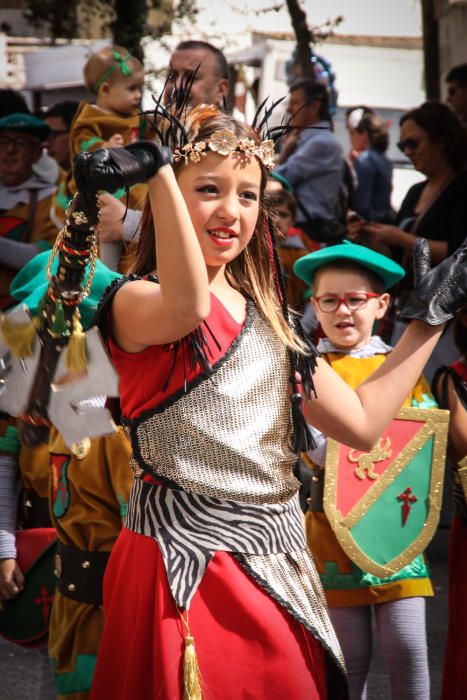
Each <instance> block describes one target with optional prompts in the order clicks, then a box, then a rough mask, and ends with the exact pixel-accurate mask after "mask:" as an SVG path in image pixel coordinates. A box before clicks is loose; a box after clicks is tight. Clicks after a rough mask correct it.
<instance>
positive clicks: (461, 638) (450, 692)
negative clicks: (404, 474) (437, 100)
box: [433, 360, 467, 700]
mask: <svg viewBox="0 0 467 700" xmlns="http://www.w3.org/2000/svg"><path fill="white" fill-rule="evenodd" d="M448 377H450V378H451V379H452V384H453V386H454V389H455V392H456V394H457V395H458V397H459V400H460V402H461V405H462V406H463V407H464V409H465V410H467V365H466V363H465V360H458V361H457V362H453V363H452V364H451V365H450V366H449V367H440V368H439V370H438V371H437V372H436V374H435V376H434V378H433V389H434V390H436V387H440V389H438V391H436V394H437V398H438V400H439V402H440V405H441V406H442V407H443V408H448V397H447V379H448ZM465 461H466V460H465V459H464V460H463V462H461V464H459V465H457V464H456V460H455V458H454V460H453V461H452V464H453V466H452V482H453V503H454V515H453V518H452V522H451V530H450V533H449V557H448V561H449V613H448V615H449V617H448V630H447V638H446V648H445V652H444V669H443V686H442V693H441V697H442V700H460V699H461V698H464V697H465V695H466V693H467V647H466V644H465V629H466V626H467V604H466V599H465V591H466V585H467V560H466V556H465V552H466V549H467V478H466V466H467V465H466V464H464V462H465ZM461 474H463V475H464V480H462V479H461Z"/></svg>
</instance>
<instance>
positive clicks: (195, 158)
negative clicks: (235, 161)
mask: <svg viewBox="0 0 467 700" xmlns="http://www.w3.org/2000/svg"><path fill="white" fill-rule="evenodd" d="M208 150H210V151H213V152H214V153H218V154H219V155H220V156H228V155H230V154H231V153H240V154H242V155H243V156H244V157H249V156H256V158H258V159H259V160H260V161H261V162H262V164H263V165H264V167H265V168H266V170H272V169H273V168H274V165H275V161H274V141H272V140H271V139H269V140H268V141H262V142H261V143H260V144H259V145H258V144H256V143H255V142H254V141H253V139H248V138H238V137H237V136H235V134H234V133H233V132H232V131H230V130H229V129H219V131H216V133H214V134H213V135H212V136H211V137H210V138H209V139H207V140H206V141H194V142H191V143H187V144H185V145H184V146H181V147H179V148H176V149H175V150H174V161H175V162H176V163H178V162H179V161H180V160H184V161H185V163H186V164H188V162H189V161H190V162H191V163H199V162H200V160H201V158H204V157H205V156H206V155H207V153H208Z"/></svg>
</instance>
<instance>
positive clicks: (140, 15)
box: [24, 0, 197, 59]
mask: <svg viewBox="0 0 467 700" xmlns="http://www.w3.org/2000/svg"><path fill="white" fill-rule="evenodd" d="M173 5H174V3H173V2H172V0H131V1H130V0H27V2H26V6H27V9H26V11H25V13H24V15H25V17H26V18H27V19H28V21H29V22H30V23H31V24H32V25H33V26H35V27H39V26H43V25H47V27H48V32H49V35H50V37H51V39H52V40H55V39H58V38H62V39H74V38H78V37H80V38H87V37H89V36H90V27H91V24H92V22H94V23H96V21H97V22H98V23H99V26H100V34H101V36H109V34H110V35H111V36H112V39H113V43H115V44H119V45H120V46H124V47H125V48H127V49H128V50H129V51H130V53H132V54H133V55H135V56H138V58H140V59H141V58H142V56H143V52H142V49H141V39H142V38H143V37H145V36H154V37H160V36H162V35H163V34H164V33H167V32H169V31H170V28H171V24H172V22H174V21H177V20H179V19H182V18H184V19H187V20H188V21H191V22H194V21H195V17H196V13H197V8H196V0H180V2H178V3H177V5H176V7H175V8H174V7H173ZM150 11H155V12H154V13H152V14H153V21H152V22H151V23H150V22H149V20H150V17H151V15H150Z"/></svg>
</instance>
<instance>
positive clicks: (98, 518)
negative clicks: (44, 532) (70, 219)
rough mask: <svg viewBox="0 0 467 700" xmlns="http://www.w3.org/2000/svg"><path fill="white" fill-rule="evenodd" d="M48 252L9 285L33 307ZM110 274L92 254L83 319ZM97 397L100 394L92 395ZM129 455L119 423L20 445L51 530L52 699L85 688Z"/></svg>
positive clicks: (123, 503) (81, 697) (73, 698)
mask: <svg viewBox="0 0 467 700" xmlns="http://www.w3.org/2000/svg"><path fill="white" fill-rule="evenodd" d="M47 257H48V255H47V254H45V255H39V256H37V257H36V258H35V259H34V260H33V261H31V262H30V263H28V264H27V265H26V266H25V267H24V268H23V269H22V270H21V273H20V274H19V275H17V277H16V278H15V280H14V282H13V284H12V294H13V295H14V297H15V299H16V300H18V301H22V302H23V303H25V304H27V306H28V308H29V309H30V311H31V312H32V313H33V314H36V313H37V309H38V306H39V304H40V302H41V299H42V297H43V295H44V292H45V290H46V286H47V284H46V278H45V267H46V263H47ZM115 277H116V275H115V274H113V273H112V272H111V271H110V270H107V269H106V268H105V267H104V266H103V265H102V264H101V263H100V262H99V261H97V264H96V270H95V271H94V277H93V285H92V287H91V295H90V296H87V297H86V298H85V299H84V301H83V302H82V303H81V305H80V313H81V319H82V321H83V323H84V325H85V326H87V325H89V322H90V320H91V318H92V316H93V314H94V312H95V309H96V306H97V301H98V299H99V297H100V295H101V293H102V290H103V289H104V288H105V286H106V285H107V283H108V282H109V281H110V280H112V279H113V278H115ZM103 402H104V397H96V398H95V399H93V400H92V401H91V403H93V404H96V405H101V404H103ZM87 403H88V404H89V403H90V401H88V402H87ZM129 457H130V446H129V442H128V440H127V439H126V437H125V435H124V433H123V430H122V429H121V428H119V429H118V431H117V432H116V433H114V434H112V435H105V436H103V437H99V438H94V439H92V440H89V439H86V440H83V441H82V442H81V443H78V444H76V445H74V446H73V448H72V449H71V448H70V447H69V446H68V445H67V444H66V443H65V441H64V439H63V437H62V436H61V435H60V433H59V432H58V431H57V430H56V429H55V428H52V430H51V434H50V440H49V443H48V444H45V443H44V444H42V445H40V446H38V447H34V448H26V447H22V448H21V451H20V467H21V473H22V479H23V481H24V482H25V484H26V485H27V486H28V487H29V489H30V491H29V492H28V493H29V500H31V495H30V492H31V490H33V491H37V492H38V494H39V495H40V496H41V497H42V499H43V501H45V504H46V505H47V502H48V504H49V509H50V518H51V521H52V525H53V526H54V527H55V529H56V533H57V537H58V545H57V555H56V560H55V575H56V577H57V588H56V591H55V597H54V601H53V606H52V612H51V617H50V625H49V657H50V659H51V663H52V669H53V673H54V680H55V685H56V689H57V694H58V697H59V698H65V697H66V698H67V700H85V698H87V697H88V694H89V691H90V688H91V683H92V677H93V671H94V667H95V663H96V656H97V651H98V648H99V640H100V636H101V632H102V628H103V610H102V579H103V575H104V570H105V566H106V564H107V560H108V557H109V553H110V550H111V548H112V546H113V543H114V542H115V540H116V538H117V536H118V533H119V532H120V529H121V526H122V520H123V518H124V517H125V515H126V509H127V502H128V496H129V492H130V488H131V483H132V480H133V478H132V474H131V470H130V467H129ZM49 509H48V508H47V507H46V511H47V512H48V510H49Z"/></svg>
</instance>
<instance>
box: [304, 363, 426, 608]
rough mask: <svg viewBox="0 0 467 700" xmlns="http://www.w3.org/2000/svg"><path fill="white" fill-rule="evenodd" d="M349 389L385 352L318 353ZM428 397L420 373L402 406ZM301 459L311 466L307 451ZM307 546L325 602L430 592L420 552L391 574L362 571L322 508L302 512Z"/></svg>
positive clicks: (333, 603)
mask: <svg viewBox="0 0 467 700" xmlns="http://www.w3.org/2000/svg"><path fill="white" fill-rule="evenodd" d="M322 356H323V358H324V359H326V360H327V361H328V362H329V364H330V365H331V366H332V368H333V369H334V370H336V372H337V373H338V374H340V376H341V377H342V378H343V379H344V381H346V382H347V384H349V386H351V387H352V388H353V389H355V388H356V387H358V386H359V385H360V384H361V383H362V382H363V381H365V379H367V377H369V376H370V374H372V373H373V372H374V371H375V370H376V369H377V368H378V367H380V365H382V364H383V362H384V361H385V360H386V358H387V355H386V354H377V355H374V356H373V357H365V358H359V357H352V356H349V355H345V354H342V353H334V352H328V353H325V354H323V355H322ZM430 399H431V393H430V389H429V387H428V384H427V382H426V381H425V379H424V378H423V377H420V379H419V381H418V382H417V384H416V385H415V387H414V388H413V390H412V391H411V392H410V394H409V396H408V397H407V398H406V400H405V401H404V404H403V405H404V406H414V405H419V404H422V403H423V402H425V401H427V400H428V401H429V400H430ZM304 461H305V462H306V463H307V464H308V465H309V466H311V467H314V465H313V463H312V462H311V460H309V458H308V456H307V455H304ZM306 533H307V541H308V546H309V548H310V550H311V552H312V554H313V559H314V560H315V563H316V567H317V569H318V572H319V574H320V577H321V581H322V583H323V587H324V589H325V594H326V599H327V601H328V604H329V606H331V607H339V606H356V605H373V604H375V603H386V602H388V601H391V600H398V599H400V598H409V597H412V596H431V595H433V587H432V585H431V581H430V579H429V577H428V569H427V566H426V564H425V561H424V558H423V556H422V555H420V556H419V557H417V558H416V559H414V561H413V562H412V563H411V564H409V565H408V566H406V567H404V568H403V569H401V571H399V572H397V574H395V575H394V576H391V577H389V578H387V579H379V578H378V577H377V576H372V575H371V574H367V573H366V572H362V571H361V569H359V568H358V567H357V566H356V565H355V564H354V563H353V562H352V561H351V560H350V559H349V557H348V556H347V555H346V554H345V552H344V550H343V549H342V547H341V546H340V544H339V542H338V541H337V538H336V536H335V534H334V531H333V530H332V528H331V526H330V524H329V521H328V519H327V517H326V515H325V514H324V512H307V513H306Z"/></svg>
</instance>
